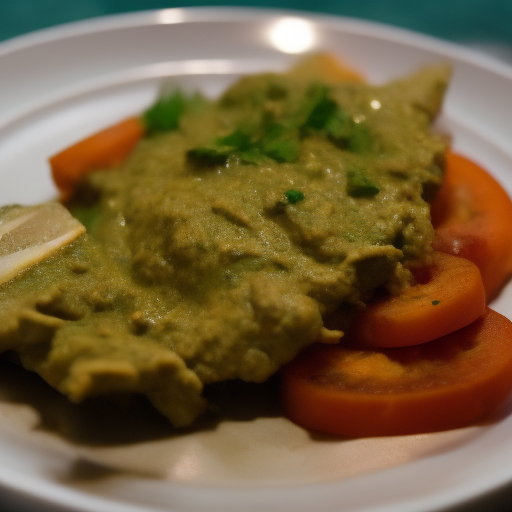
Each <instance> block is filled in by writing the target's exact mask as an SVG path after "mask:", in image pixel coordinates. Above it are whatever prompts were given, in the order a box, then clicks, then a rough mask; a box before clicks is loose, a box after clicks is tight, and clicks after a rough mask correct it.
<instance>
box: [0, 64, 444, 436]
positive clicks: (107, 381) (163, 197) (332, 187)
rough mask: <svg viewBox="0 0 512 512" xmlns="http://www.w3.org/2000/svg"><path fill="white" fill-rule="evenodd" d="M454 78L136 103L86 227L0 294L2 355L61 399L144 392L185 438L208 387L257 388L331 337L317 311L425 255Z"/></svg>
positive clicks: (296, 82)
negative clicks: (135, 124)
mask: <svg viewBox="0 0 512 512" xmlns="http://www.w3.org/2000/svg"><path fill="white" fill-rule="evenodd" d="M448 78H449V69H448V68H447V67H446V66H437V67H430V68H425V69H423V70H421V71H419V72H418V73H416V74H414V75H412V76H410V77H407V78H404V79H401V80H397V81H395V82H392V83H389V84H387V85H383V86H372V85H366V84H355V83H351V84H349V83H347V84H339V85H332V84H323V83H317V82H316V81H311V82H310V81H308V80H306V79H304V78H301V79H299V78H297V77H296V76H294V75H292V74H262V75H255V76H248V77H245V78H243V79H241V80H240V81H239V82H238V83H236V84H235V85H233V86H232V87H231V88H229V89H228V90H227V91H226V92H225V93H224V94H223V96H222V97H221V98H219V99H218V100H216V101H209V100H206V99H204V98H200V97H198V96H193V97H189V96H187V95H185V94H183V93H181V92H180V93H177V94H176V95H174V96H172V97H170V98H167V99H166V100H163V102H161V103H162V104H163V106H164V107H165V108H166V109H167V110H168V111H169V112H171V113H170V114H169V115H172V116H174V117H173V119H171V121H172V122H171V121H169V122H167V121H166V120H165V119H163V120H162V118H161V115H160V113H161V110H162V109H161V110H160V112H159V110H158V109H156V110H155V109H153V110H149V111H148V112H147V113H146V115H145V122H146V123H147V125H148V130H147V136H146V137H145V138H144V139H143V140H142V141H141V142H140V143H139V144H138V145H137V147H136V149H135V150H134V151H133V152H132V153H131V155H130V156H129V158H128V159H127V160H126V161H125V162H124V163H123V164H122V165H120V166H119V167H117V168H115V169H114V170H109V171H108V172H101V171H100V172H95V173H92V174H90V175H88V176H87V178H86V180H85V181H84V182H83V183H82V184H81V189H80V193H79V194H77V195H76V196H75V199H74V200H73V201H72V202H71V203H70V204H69V205H68V206H69V209H70V211H71V212H72V213H73V214H74V215H75V216H76V217H77V218H78V219H79V220H81V221H82V222H83V224H84V225H85V226H86V227H87V233H85V234H79V235H77V237H76V238H75V239H74V240H73V241H72V242H70V243H67V244H65V245H63V246H62V247H60V248H59V249H58V250H55V251H53V252H52V253H51V254H49V256H48V257H47V258H46V259H43V260H42V261H39V262H38V263H36V264H34V265H32V266H30V267H29V268H28V269H26V270H25V271H24V272H23V273H21V274H20V275H19V277H17V278H15V279H12V280H10V281H9V282H7V283H4V284H3V285H1V287H0V304H1V307H0V351H6V350H12V351H15V352H16V353H17V354H18V355H19V358H20V360H21V362H22V364H23V365H24V366H25V367H26V368H28V369H30V370H33V371H36V372H38V373H39V374H40V375H41V376H42V377H43V378H44V379H45V380H46V381H48V382H49V383H50V384H51V385H52V386H54V387H55V388H57V389H58V390H60V391H61V392H62V393H64V394H66V395H67V396H69V398H70V399H71V400H73V401H76V402H79V401H82V400H84V399H86V398H87V397H90V396H95V395H99V394H111V393H117V392H134V393H143V394H145V395H147V397H148V398H149V400H150V401H151V402H152V403H153V404H154V406H155V407H156V408H157V409H158V410H159V411H161V412H162V413H163V414H164V415H166V416H167V417H168V418H169V420H170V421H171V422H172V423H173V424H174V425H176V426H185V425H188V424H190V423H191V422H192V421H193V420H194V419H195V418H196V417H197V416H198V415H199V414H200V413H201V412H202V411H203V410H204V408H205V407H206V403H205V400H204V399H203V397H202V391H203V387H204V385H207V384H209V383H213V382H219V381H226V380H231V379H243V380H245V381H252V382H262V381H264V380H266V379H267V378H269V377H270V376H271V375H272V374H274V373H275V372H276V371H277V370H278V369H279V368H280V367H281V366H282V365H283V364H285V363H286V362H288V361H290V360H291V359H292V358H294V357H295V356H296V355H297V354H298V353H299V352H300V350H301V349H302V348H303V347H304V346H306V345H308V344H310V343H312V342H314V341H315V340H319V339H320V340H322V339H323V340H324V341H325V340H327V341H333V340H336V339H337V338H339V337H340V336H341V335H342V332H338V331H329V330H328V329H326V328H325V327H324V321H325V319H326V318H327V317H328V316H329V315H330V314H331V313H333V312H334V311H339V310H340V309H342V310H343V311H346V312H347V313H346V316H347V321H348V320H349V319H350V312H351V311H354V310H355V309H357V308H358V307H360V305H361V304H362V303H364V302H365V301H366V300H368V298H369V297H371V294H372V292H373V291H374V290H375V289H376V288H379V287H387V288H388V289H390V290H395V291H396V290H399V289H401V288H402V287H403V286H406V285H407V281H408V276H409V273H408V271H407V270H406V268H407V267H408V266H411V265H421V264H424V263H425V262H427V261H428V258H429V255H430V253H431V248H430V244H431V241H432V236H433V228H432V225H431V222H430V213H429V204H428V202H427V201H428V200H429V198H430V197H431V196H432V194H433V192H434V191H435V190H436V188H437V187H438V185H439V183H440V181H441V179H442V172H443V165H444V153H445V149H446V147H445V142H444V140H443V139H442V138H441V137H440V136H438V135H435V134H434V133H433V132H432V130H431V124H432V121H433V119H434V117H435V116H436V114H437V112H438V110H439V108H440V106H441V103H442V98H443V93H444V90H445V88H446V85H447V81H448ZM165 108H164V109H163V110H165ZM1 214H2V211H0V215H1ZM0 244H1V240H0ZM0 256H1V254H0Z"/></svg>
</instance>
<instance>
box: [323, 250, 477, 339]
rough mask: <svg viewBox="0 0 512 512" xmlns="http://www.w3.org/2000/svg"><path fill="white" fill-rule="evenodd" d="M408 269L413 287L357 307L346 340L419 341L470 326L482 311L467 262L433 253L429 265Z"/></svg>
mask: <svg viewBox="0 0 512 512" xmlns="http://www.w3.org/2000/svg"><path fill="white" fill-rule="evenodd" d="M413 274H414V281H415V284H414V286H410V287H408V288H407V289H406V290H404V291H403V292H402V293H399V294H398V295H393V296H383V297H381V298H378V299H377V298H374V299H372V300H371V302H370V303H369V304H367V305H366V307H365V308H364V309H363V310H361V311H360V312H358V313H357V314H356V315H355V317H354V318H353V319H352V322H351V327H350V329H349V331H348V336H346V338H345V341H346V340H347V338H348V339H350V340H356V341H357V342H358V343H362V344H365V345H369V346H376V347H405V346H410V345H419V344H420V343H425V342H427V341H431V340H434V339H436V338H439V337H441V336H444V335H445V334H448V333H450V332H453V331H456V330H457V329H461V328H462V327H465V326H466V325H469V324H470V323H471V322H474V321H475V320H477V319H478V318H479V317H480V316H481V315H482V313H483V312H484V310H485V305H486V302H485V290H484V285H483V282H482V277H481V275H480V271H479V270H478V267H477V266H476V265H475V264H474V263H472V262H471V261H469V260H467V259H465V258H458V257H456V256H452V255H450V254H444V253H442V252H434V253H433V255H432V261H431V262H430V264H429V265H427V266H425V267H422V268H421V269H416V270H415V271H414V270H413ZM331 321H333V319H331Z"/></svg>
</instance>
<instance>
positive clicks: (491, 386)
mask: <svg viewBox="0 0 512 512" xmlns="http://www.w3.org/2000/svg"><path fill="white" fill-rule="evenodd" d="M511 390H512V322H510V321H509V320H508V319H507V318H505V317H503V316H502V315H500V314H498V313H496V312H494V311H492V310H490V309H487V310H486V311H485V313H484V315H482V317H481V318H480V319H478V320H477V321H475V322H473V323H472V324H471V325H469V326H467V327H465V328H463V329H460V330H459V331H456V332H454V333H451V334H448V335H446V336H443V337H441V338H439V339H437V340H434V341H431V342H429V343H424V344H422V345H418V346H414V347H400V348H383V349H368V348H362V347H352V348H348V347H345V346H343V345H342V344H339V345H328V346H327V345H313V346H311V347H309V348H308V349H306V350H305V351H304V352H303V353H302V354H301V355H299V357H298V358H296V359H295V360H294V361H292V362H291V363H289V364H288V365H287V366H285V367H284V368H283V370H282V373H281V394H282V403H283V407H284V410H285V413H286V415H287V416H288V417H289V418H290V419H291V420H292V421H294V422H295V423H297V424H299V425H301V426H303V427H305V428H308V429H312V430H318V431H321V432H326V433H330V434H336V435H340V436H346V437H370V436H387V435H406V434H417V433H425V432H435V431H441V430H449V429H454V428H460V427H465V426H468V425H471V424H472V423H474V422H475V421H477V420H479V419H481V418H483V417H484V416H485V415H488V414H490V413H492V412H494V411H495V410H496V409H497V407H499V406H500V405H501V404H502V403H503V402H504V401H505V400H506V399H507V397H508V395H509V393H510V392H511Z"/></svg>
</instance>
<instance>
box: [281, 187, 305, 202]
mask: <svg viewBox="0 0 512 512" xmlns="http://www.w3.org/2000/svg"><path fill="white" fill-rule="evenodd" d="M284 195H285V196H286V199H287V200H288V202H289V203H290V204H297V203H299V202H300V201H302V200H303V199H304V194H303V193H302V192H301V191H300V190H296V189H293V188H292V189H290V190H287V191H286V192H285V193H284Z"/></svg>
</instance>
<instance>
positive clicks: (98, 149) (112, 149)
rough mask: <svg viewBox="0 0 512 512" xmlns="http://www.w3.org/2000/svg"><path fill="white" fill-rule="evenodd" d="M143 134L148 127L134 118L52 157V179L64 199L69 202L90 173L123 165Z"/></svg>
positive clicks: (106, 129) (102, 131)
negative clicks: (145, 127) (79, 184)
mask: <svg viewBox="0 0 512 512" xmlns="http://www.w3.org/2000/svg"><path fill="white" fill-rule="evenodd" d="M143 135H144V125H143V124H142V122H141V121H140V119H138V118H136V117H131V118H128V119H125V120H124V121H121V122H120V123H117V124H115V125H113V126H110V127H108V128H105V129H104V130H101V131H100V132H97V133H95V134H93V135H91V136H90V137H87V138H86V139H83V140H81V141H80V142H77V143H76V144H74V145H72V146H70V147H68V148H66V149H64V150H63V151H61V152H60V153H57V154H56V155H54V156H52V157H51V158H50V166H51V169H52V176H53V180H54V182H55V184H56V185H57V188H58V189H59V191H60V192H61V199H62V200H63V201H67V200H69V199H70V198H71V197H72V196H73V194H74V192H75V189H76V186H77V185H78V183H79V182H80V181H81V180H82V179H83V178H84V177H85V176H86V175H87V173H89V172H91V171H95V170H99V169H111V168H113V167H116V166H117V165H119V164H121V163H122V162H123V161H124V160H125V159H126V157H127V156H128V155H129V154H130V152H131V151H132V149H133V148H134V147H135V145H136V144H137V142H138V141H139V139H141V138H142V137H143Z"/></svg>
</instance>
